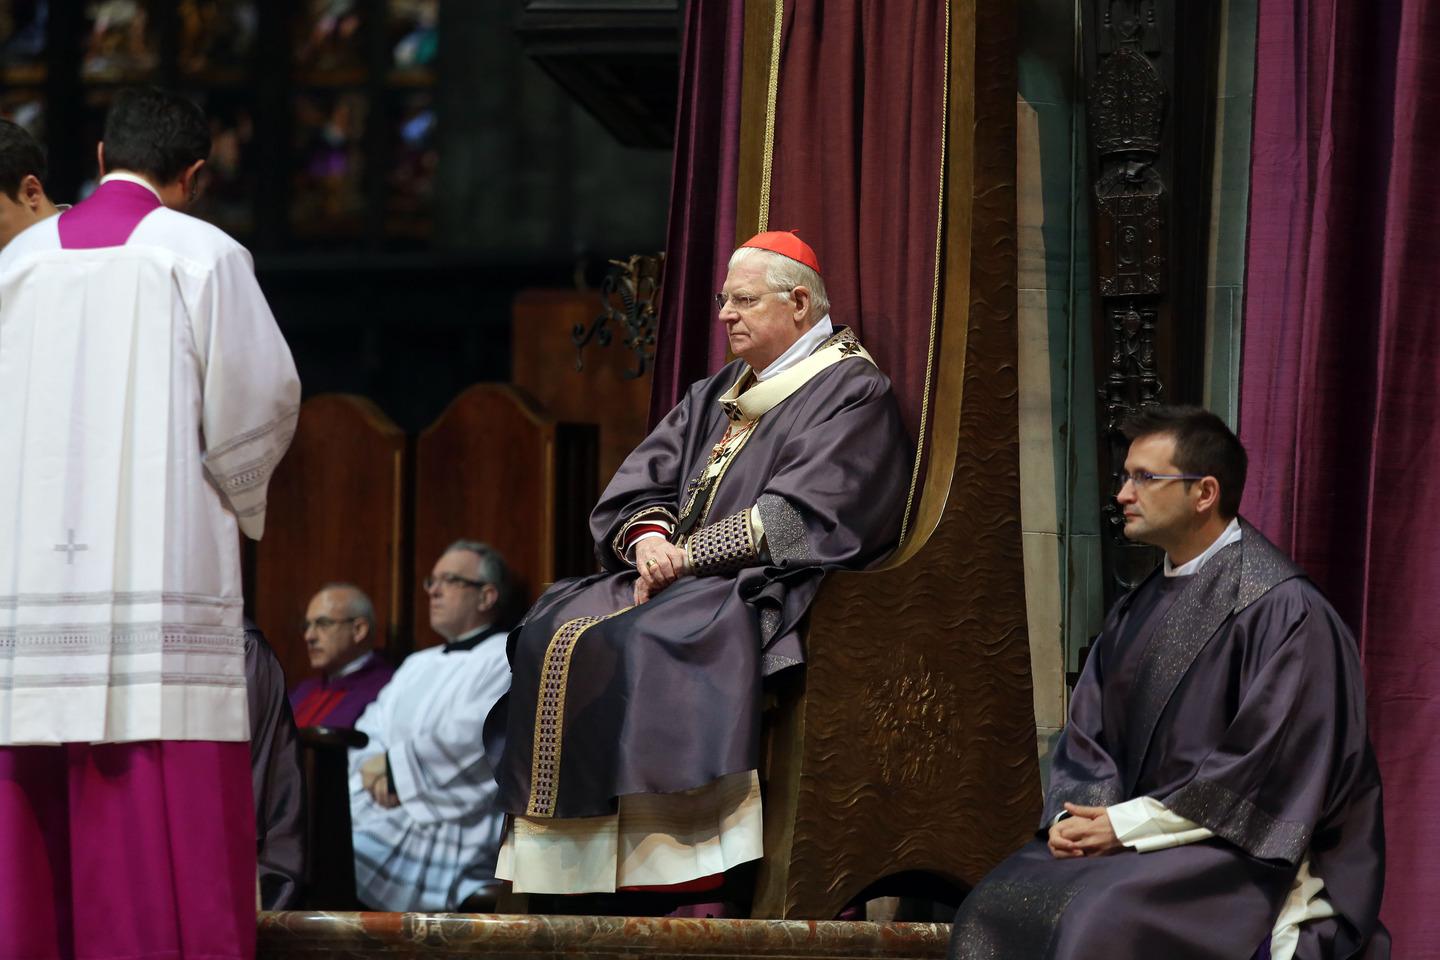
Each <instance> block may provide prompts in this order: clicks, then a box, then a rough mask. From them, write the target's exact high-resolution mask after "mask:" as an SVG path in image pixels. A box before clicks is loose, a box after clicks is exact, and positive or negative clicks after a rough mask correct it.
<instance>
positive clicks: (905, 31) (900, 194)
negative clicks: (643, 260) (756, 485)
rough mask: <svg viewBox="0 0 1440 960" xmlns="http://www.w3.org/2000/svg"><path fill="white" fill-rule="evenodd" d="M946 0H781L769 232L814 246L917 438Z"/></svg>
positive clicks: (843, 313)
mask: <svg viewBox="0 0 1440 960" xmlns="http://www.w3.org/2000/svg"><path fill="white" fill-rule="evenodd" d="M946 6H947V0H910V2H907V3H893V2H882V0H797V2H787V3H786V4H785V17H784V32H783V33H782V35H781V36H782V43H783V47H782V54H781V59H780V85H779V96H778V98H777V109H776V117H775V150H774V161H773V172H772V174H771V180H770V221H769V227H770V229H771V230H790V229H798V230H799V231H800V235H801V236H802V237H803V238H804V239H805V240H806V241H808V242H809V243H810V245H811V246H813V247H814V248H815V253H816V255H817V256H818V257H819V258H820V266H821V269H822V270H823V272H824V277H825V287H826V290H827V291H828V292H829V294H830V302H831V317H832V319H833V320H834V322H835V323H836V324H844V325H848V326H852V327H854V328H855V329H856V331H857V332H858V333H859V335H860V339H861V341H862V342H863V343H864V344H865V346H866V348H867V349H868V350H869V351H870V353H871V355H873V356H874V357H875V361H876V362H877V363H878V364H879V366H880V369H881V370H883V371H885V373H887V374H888V375H889V376H890V379H891V380H892V381H894V384H895V392H896V396H897V397H898V398H899V400H900V409H901V413H902V415H903V416H904V420H905V426H906V428H907V430H908V431H909V433H910V436H911V438H912V439H913V438H915V437H917V436H918V435H919V432H920V429H921V424H920V413H921V404H922V401H923V399H924V392H925V366H926V353H927V349H928V346H929V337H930V321H931V313H932V309H933V304H934V298H935V291H936V285H935V274H936V269H937V268H936V258H935V253H936V247H937V243H938V237H937V227H938V224H939V218H940V174H941V170H942V169H943V156H942V153H941V150H942V147H943V137H944V118H945V102H944V96H945V49H946V41H947V32H946V16H945V10H946Z"/></svg>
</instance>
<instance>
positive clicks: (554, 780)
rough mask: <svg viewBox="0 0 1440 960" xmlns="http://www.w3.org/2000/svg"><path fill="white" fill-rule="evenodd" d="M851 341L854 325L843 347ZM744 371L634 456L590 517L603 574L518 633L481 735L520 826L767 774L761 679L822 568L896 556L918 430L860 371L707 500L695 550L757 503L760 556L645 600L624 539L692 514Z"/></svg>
mask: <svg viewBox="0 0 1440 960" xmlns="http://www.w3.org/2000/svg"><path fill="white" fill-rule="evenodd" d="M846 340H853V335H852V334H850V333H849V331H847V330H845V329H844V328H840V329H839V330H837V332H836V334H835V336H834V337H833V338H832V341H833V342H837V343H843V342H845V341H846ZM744 370H745V364H744V362H743V361H740V360H736V361H734V362H733V363H731V364H729V365H727V366H726V367H724V368H723V369H721V370H720V372H719V373H717V374H716V375H715V376H713V377H709V378H707V379H705V380H702V381H700V382H699V383H697V384H695V385H694V386H692V387H691V388H690V391H689V392H688V393H687V394H686V396H685V399H683V400H682V401H681V402H680V403H679V405H677V406H676V407H675V409H674V410H672V411H671V412H670V415H669V416H667V417H666V418H665V420H664V421H663V422H662V423H661V424H660V425H659V426H657V427H656V428H655V429H654V430H653V431H652V432H651V433H650V435H649V436H648V437H646V438H645V440H644V441H643V442H642V443H641V444H640V446H638V447H637V448H636V449H635V450H634V451H633V452H632V453H631V454H630V456H628V457H627V458H626V459H625V462H624V464H622V465H621V467H620V469H619V471H618V472H617V473H616V474H615V477H614V479H612V480H611V481H610V485H609V486H608V487H607V488H606V490H605V493H604V494H603V495H602V496H601V498H600V502H599V504H597V505H596V507H595V511H594V513H592V514H591V517H590V531H591V534H592V535H593V536H594V538H595V546H596V550H597V555H598V557H599V559H600V561H601V563H602V565H603V567H604V570H603V572H601V573H598V574H595V575H592V576H588V577H577V578H574V579H569V580H560V581H558V582H556V583H555V584H554V585H553V586H552V587H551V588H550V589H549V590H546V591H545V593H544V594H543V595H542V596H541V597H540V599H539V600H538V601H537V602H536V603H535V606H534V607H532V608H531V610H530V612H529V613H528V614H526V616H525V619H524V621H523V622H522V623H521V625H520V626H519V627H517V628H516V630H515V631H514V632H513V633H512V634H511V636H510V639H509V642H510V664H511V668H512V671H513V675H512V682H511V685H510V693H509V695H508V700H507V701H501V705H498V706H497V707H496V708H495V709H494V710H492V711H491V713H490V716H489V718H488V720H487V722H486V728H485V738H486V751H487V755H488V756H489V759H490V762H491V765H492V767H494V769H495V779H496V782H497V783H499V785H500V800H501V806H502V808H503V809H504V810H505V811H506V812H508V813H512V814H516V815H526V816H542V817H550V816H554V817H560V818H567V817H593V816H605V815H608V814H611V813H614V812H615V811H616V810H617V809H618V800H617V798H618V797H620V796H624V795H627V794H634V793H649V794H656V793H679V792H681V791H684V790H690V789H693V788H695V787H700V786H704V785H705V784H707V783H711V782H713V781H715V780H718V779H719V778H720V777H723V776H726V775H728V774H731V773H738V772H741V771H745V770H754V769H757V767H758V766H759V762H760V703H761V682H762V677H763V676H767V675H769V674H772V673H775V672H777V671H779V670H785V669H790V668H793V667H798V666H799V665H800V664H801V663H802V662H803V659H804V653H803V650H802V647H801V643H800V623H801V621H802V619H803V618H804V615H805V612H806V610H807V609H808V608H809V606H810V601H811V599H812V598H813V597H814V596H815V593H816V591H817V590H819V589H820V583H821V580H822V579H823V577H824V576H825V573H826V571H827V570H832V569H836V568H840V567H847V568H863V567H865V566H867V565H868V564H870V563H873V562H874V561H876V560H878V559H879V558H880V557H883V556H884V555H885V554H886V553H888V552H889V551H890V549H891V548H892V547H893V546H894V545H895V541H896V539H897V537H898V535H899V533H900V515H901V513H902V512H903V511H904V507H905V490H906V483H907V482H908V480H909V471H908V467H907V465H908V464H909V463H910V456H909V452H908V451H907V449H906V446H905V444H906V440H905V430H904V427H903V426H902V425H901V423H900V413H899V408H898V407H897V406H896V404H895V397H894V394H893V393H892V392H891V389H890V381H889V379H888V378H886V377H885V375H884V374H883V373H881V372H880V371H879V370H878V369H876V368H875V366H874V365H873V364H871V363H869V362H868V361H865V360H862V359H859V358H854V357H852V358H850V359H845V360H841V361H839V362H836V363H833V364H831V365H830V366H829V367H826V368H825V369H823V370H821V371H820V372H819V373H817V374H815V375H814V376H813V377H811V378H810V379H809V380H808V381H806V382H805V383H804V384H803V385H802V386H800V387H798V388H797V389H796V390H795V391H794V392H793V393H792V394H790V395H789V396H788V397H787V398H786V399H785V400H783V401H782V402H780V403H779V404H777V405H775V406H774V407H772V408H770V409H769V410H768V411H767V412H765V413H764V415H763V416H762V417H761V419H760V420H759V421H758V423H757V425H756V426H755V427H754V429H753V433H752V434H751V435H750V436H749V438H748V439H747V440H746V441H745V443H744V446H743V447H742V448H741V449H740V452H739V453H738V454H736V455H735V458H734V460H733V461H732V462H731V463H730V464H729V465H728V466H727V467H725V468H724V470H723V476H722V477H721V479H720V480H719V481H718V482H717V483H716V484H715V486H714V487H713V488H712V489H711V494H710V496H709V499H708V501H707V502H708V506H707V507H706V508H704V515H703V518H702V519H700V520H699V521H698V523H697V525H696V527H695V531H696V532H695V536H696V541H695V542H697V543H699V542H702V541H703V538H704V537H706V536H707V535H709V534H710V533H712V532H713V531H716V530H721V531H725V530H728V531H731V532H732V533H734V531H736V530H737V529H738V528H737V526H736V525H737V524H739V523H743V521H744V518H745V517H746V516H747V515H748V514H749V513H750V512H751V511H752V509H753V510H756V511H758V512H759V513H760V515H761V517H762V520H763V523H764V527H765V546H764V555H763V556H761V555H759V554H758V553H755V552H753V547H752V548H751V549H752V552H749V553H747V554H745V555H744V556H742V557H740V558H739V559H734V560H733V561H732V564H733V565H729V566H721V567H719V568H718V569H712V570H710V571H708V572H704V573H702V574H700V575H697V576H688V575H687V576H684V577H681V578H680V579H678V580H676V581H675V582H674V583H673V584H671V585H670V586H669V587H667V588H665V590H664V591H663V592H661V593H660V594H658V595H656V596H653V597H651V598H650V600H648V601H647V602H646V603H644V604H641V605H639V606H636V605H635V580H636V577H637V574H636V572H635V568H634V566H632V565H631V564H630V563H629V562H628V561H626V560H625V559H623V558H622V556H621V554H620V552H619V549H618V548H619V546H620V544H619V543H618V542H617V540H618V538H620V537H621V535H622V532H623V531H624V530H625V529H626V527H627V525H633V524H634V523H635V522H637V518H644V517H648V516H653V515H655V514H656V513H659V514H661V515H664V516H668V517H670V518H671V519H676V518H679V517H680V516H681V515H682V514H683V513H684V512H685V511H684V507H685V505H686V504H687V503H688V502H689V501H690V499H691V495H692V494H694V493H695V491H696V490H697V489H698V488H699V487H700V485H701V481H700V478H701V477H702V476H703V474H704V472H705V470H706V467H707V465H708V463H709V461H710V457H711V454H712V452H713V451H714V449H715V445H716V443H717V442H720V441H721V439H722V438H723V437H724V436H725V434H726V432H727V429H728V427H729V420H728V419H727V414H726V410H725V407H724V406H722V404H721V403H720V399H721V397H722V396H724V395H725V394H726V393H727V392H728V391H729V390H730V388H731V387H732V386H734V384H735V383H736V381H737V380H739V378H740V375H741V373H742V372H743V371H744ZM695 499H696V502H697V503H698V502H699V501H700V499H701V498H700V497H699V496H698V494H697V495H696V497H695ZM730 535H731V534H725V536H730ZM743 539H744V537H743V536H741V535H739V534H738V533H737V534H734V539H733V540H726V541H725V542H727V543H738V542H741V541H743ZM711 542H712V543H714V542H716V541H713V540H712V541H711ZM552 718H553V719H552ZM557 721H558V722H557Z"/></svg>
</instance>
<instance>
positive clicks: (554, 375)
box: [510, 290, 653, 487]
mask: <svg viewBox="0 0 1440 960" xmlns="http://www.w3.org/2000/svg"><path fill="white" fill-rule="evenodd" d="M599 313H600V298H599V295H598V294H595V293H587V292H579V291H574V290H525V291H522V292H521V293H520V294H519V295H518V296H516V298H515V308H514V314H513V316H514V321H513V325H512V327H511V335H510V351H511V370H510V380H511V382H513V383H514V384H515V386H517V387H519V388H520V389H522V390H524V391H525V392H526V393H528V394H529V395H530V396H532V397H534V398H535V399H536V400H538V401H539V402H540V405H541V406H542V407H544V408H545V410H546V411H547V412H548V413H549V414H550V415H551V416H552V417H555V418H556V419H558V420H563V421H566V422H569V423H593V424H595V425H596V426H597V427H599V429H600V466H599V470H600V484H601V486H602V487H603V486H604V485H605V484H606V483H609V482H610V478H611V477H613V476H614V475H615V471H616V470H617V469H619V467H620V464H621V462H622V461H624V459H625V457H626V456H627V455H628V454H629V453H630V451H631V450H633V449H635V447H636V446H637V445H638V444H639V443H640V441H641V440H643V439H645V433H646V430H645V426H646V416H647V413H648V408H649V403H650V383H651V381H652V379H653V378H652V377H651V376H650V374H648V373H647V374H646V375H645V376H643V377H640V378H630V379H627V378H626V377H625V376H624V374H625V373H626V372H627V371H628V370H630V369H631V368H632V367H633V365H634V362H635V357H634V355H633V354H631V353H629V352H628V351H626V350H625V349H624V348H623V347H622V346H621V345H620V344H619V343H618V342H616V343H613V344H612V345H611V346H609V347H600V346H598V345H596V344H591V345H590V346H588V347H586V348H585V352H584V366H583V368H582V369H580V370H576V369H575V363H574V359H575V344H574V342H573V341H572V340H571V331H572V330H573V329H574V328H575V326H576V325H577V324H589V323H590V321H592V320H594V319H595V317H596V316H598V315H599Z"/></svg>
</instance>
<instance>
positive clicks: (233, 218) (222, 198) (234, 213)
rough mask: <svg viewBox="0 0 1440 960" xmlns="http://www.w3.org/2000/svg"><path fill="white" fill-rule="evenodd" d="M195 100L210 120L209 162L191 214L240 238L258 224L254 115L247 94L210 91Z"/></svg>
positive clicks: (242, 92) (203, 173)
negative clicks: (256, 213)
mask: <svg viewBox="0 0 1440 960" xmlns="http://www.w3.org/2000/svg"><path fill="white" fill-rule="evenodd" d="M195 99H196V101H197V102H198V103H200V105H201V106H202V107H204V109H205V115H206V116H207V117H208V118H209V120H210V160H209V162H207V163H206V164H205V166H204V168H203V170H202V172H201V188H200V196H199V198H198V199H197V200H196V203H195V206H194V207H193V208H192V209H191V211H190V212H191V213H193V214H195V215H196V216H197V217H202V218H204V219H206V220H209V221H210V222H211V223H213V224H215V225H216V226H218V227H220V228H221V229H223V230H225V231H227V232H229V233H232V234H237V235H240V236H244V235H246V234H248V233H249V232H250V231H251V230H252V229H253V228H254V225H255V197H256V167H257V164H256V157H255V115H254V107H253V106H252V104H251V101H250V98H249V97H248V96H247V94H246V92H245V91H243V90H237V91H234V92H229V91H223V90H211V91H209V92H208V93H207V94H206V95H204V96H196V97H195Z"/></svg>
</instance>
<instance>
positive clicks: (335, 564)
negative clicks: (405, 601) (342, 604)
mask: <svg viewBox="0 0 1440 960" xmlns="http://www.w3.org/2000/svg"><path fill="white" fill-rule="evenodd" d="M404 460H405V435H404V434H403V433H402V432H401V431H400V428H399V427H397V426H396V425H395V424H394V423H393V422H391V420H390V418H389V417H387V416H385V414H384V413H382V412H381V411H380V408H378V407H376V406H375V405H374V404H373V403H371V402H370V401H369V400H366V399H364V398H362V397H355V396H348V395H344V394H325V395H321V396H318V397H312V398H311V399H309V400H306V401H305V403H304V405H303V406H302V407H301V408H300V422H299V425H298V426H297V428H296V431H295V440H294V442H293V443H291V445H290V450H289V452H288V453H286V454H285V459H284V460H282V461H281V462H280V466H279V467H278V468H277V469H276V471H275V475H274V476H273V477H272V478H271V480H270V490H269V506H268V510H267V514H266V518H265V536H264V538H263V539H261V541H260V542H259V543H258V544H256V546H255V561H254V562H255V566H254V580H253V586H252V587H251V597H250V600H251V602H252V604H253V609H254V617H255V620H256V622H257V623H258V624H259V625H260V628H261V629H262V630H263V631H264V632H265V637H266V639H268V640H269V641H270V645H271V646H272V647H274V648H275V653H276V656H278V657H279V658H280V663H281V665H282V666H283V667H284V668H285V679H286V681H287V683H289V684H290V685H292V686H293V685H294V684H295V683H298V682H299V681H300V680H301V679H302V678H304V677H305V676H306V675H307V674H309V672H310V662H309V659H308V658H307V656H306V654H305V641H304V638H303V636H302V635H301V631H300V629H299V626H298V624H299V621H300V619H301V618H302V617H303V616H304V615H305V606H306V604H307V603H309V601H310V597H311V596H313V595H314V593H315V591H316V590H318V589H319V587H320V586H321V584H323V583H325V582H326V581H331V580H343V581H348V582H351V583H354V584H355V585H356V586H358V587H360V589H362V590H364V591H365V592H366V593H367V594H368V595H369V596H370V598H371V600H372V601H373V602H374V604H375V614H376V619H377V621H378V623H379V624H380V634H381V635H380V636H379V637H377V643H378V644H379V645H381V646H384V645H386V644H387V643H390V642H394V641H396V640H398V639H401V638H400V632H401V622H402V620H401V615H402V610H401V607H402V594H401V589H402V577H403V575H402V569H403V567H404V564H403V563H402V556H403V554H402V552H401V551H402V549H403V543H402V539H403V517H404V473H405V470H404ZM402 645H403V644H402Z"/></svg>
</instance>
